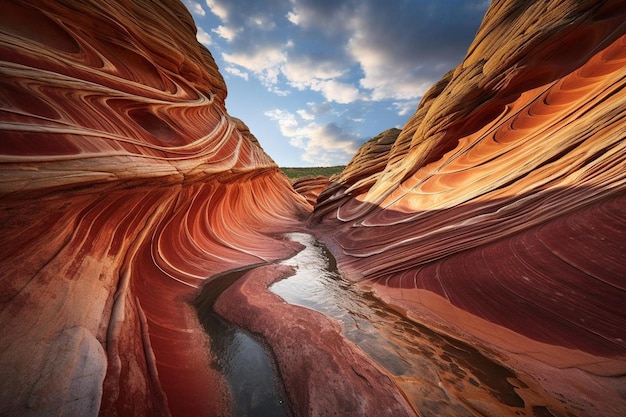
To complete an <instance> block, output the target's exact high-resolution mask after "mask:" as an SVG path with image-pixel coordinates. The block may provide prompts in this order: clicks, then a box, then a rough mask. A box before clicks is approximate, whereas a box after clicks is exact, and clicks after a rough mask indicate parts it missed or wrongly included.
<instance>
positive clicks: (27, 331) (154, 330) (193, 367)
mask: <svg viewBox="0 0 626 417" xmlns="http://www.w3.org/2000/svg"><path fill="white" fill-rule="evenodd" d="M0 38H1V40H0V73H1V76H0V271H1V272H0V328H1V329H2V334H1V335H0V415H3V416H4V415H13V416H16V415H20V416H28V415H47V416H51V415H65V416H69V415H76V416H89V415H98V414H100V415H134V416H138V415H150V416H155V415H168V414H169V413H170V412H171V413H172V414H175V415H206V414H208V415H218V414H220V413H222V412H223V411H224V410H225V409H227V408H228V404H229V398H228V390H226V389H225V388H224V383H223V381H222V379H221V377H220V375H219V374H218V373H217V372H216V371H215V370H213V369H211V368H210V366H209V364H210V357H209V349H208V344H210V341H209V340H208V338H207V337H206V335H205V334H204V332H203V330H202V328H201V326H200V325H199V323H198V320H197V317H196V312H195V310H194V309H193V307H191V305H190V301H191V299H192V298H193V296H194V295H195V294H196V293H197V288H198V287H199V285H200V284H201V283H202V282H203V280H205V279H206V278H208V277H210V276H211V275H213V274H215V273H218V272H220V271H223V270H226V269H230V268H234V267H239V266H241V265H247V264H251V263H260V262H265V261H269V260H273V259H274V258H276V257H284V256H286V255H288V254H290V253H292V252H293V251H294V250H295V247H294V246H293V245H291V244H290V243H289V242H283V241H280V240H275V239H271V238H269V237H268V236H266V235H265V234H264V231H266V230H270V229H271V231H273V232H276V231H279V230H281V228H290V229H291V228H292V227H293V225H294V224H300V223H299V222H300V220H299V219H301V218H302V217H303V216H306V215H307V214H308V212H309V211H310V205H309V204H308V203H307V202H306V201H305V200H304V198H301V197H300V196H299V195H298V194H297V193H295V191H294V190H293V188H292V187H291V186H290V184H289V181H288V180H287V178H286V177H285V176H284V175H283V174H282V173H280V171H279V170H278V168H277V166H276V165H275V164H274V162H273V161H272V160H271V159H270V158H269V157H268V156H267V155H266V154H265V152H264V151H263V150H262V149H261V148H260V147H259V145H258V142H257V141H256V139H255V138H254V137H253V136H252V135H251V134H250V132H249V130H248V129H247V127H246V126H245V125H244V124H243V123H242V122H241V121H239V120H237V119H233V118H232V117H230V116H229V114H228V113H227V111H226V108H225V104H224V101H225V98H226V86H225V84H224V80H223V79H222V77H221V75H220V74H219V72H218V68H217V67H216V65H215V62H214V61H213V58H212V57H211V55H210V53H209V51H207V50H206V49H205V48H204V47H202V46H201V45H200V44H199V43H198V42H197V41H196V38H195V26H194V25H193V20H192V18H191V16H190V15H189V13H188V12H187V10H186V9H185V7H184V6H183V5H182V4H181V3H179V2H177V1H164V2H161V1H159V2H153V1H141V0H138V1H132V2H114V1H104V2H103V1H95V0H94V1H83V2H76V1H69V0H67V1H41V2H40V1H36V2H30V1H28V2H27V1H5V2H3V4H2V13H0Z"/></svg>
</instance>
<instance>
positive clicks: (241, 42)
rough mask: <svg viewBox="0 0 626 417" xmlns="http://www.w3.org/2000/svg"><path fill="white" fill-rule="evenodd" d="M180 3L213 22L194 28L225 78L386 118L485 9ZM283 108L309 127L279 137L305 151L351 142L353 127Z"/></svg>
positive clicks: (219, 0)
mask: <svg viewBox="0 0 626 417" xmlns="http://www.w3.org/2000/svg"><path fill="white" fill-rule="evenodd" d="M184 1H185V4H186V5H187V7H188V8H189V10H190V11H191V12H192V13H193V14H194V16H195V17H197V19H196V20H197V21H198V19H199V18H200V17H202V18H203V19H207V18H208V17H209V16H211V17H212V18H213V19H214V22H215V23H214V24H213V25H212V26H211V27H204V28H199V31H198V39H199V40H200V41H201V42H202V43H204V44H205V45H209V44H212V52H213V53H214V54H219V56H220V58H221V59H222V60H223V61H224V62H225V63H226V65H225V68H224V69H225V71H226V72H227V73H228V74H231V75H233V76H235V78H237V79H240V80H252V79H256V80H259V81H260V82H261V83H262V85H263V86H264V87H265V88H266V89H267V91H269V92H271V93H273V94H275V95H276V96H286V95H289V94H308V96H307V97H312V95H316V96H317V97H318V99H317V101H320V102H327V103H331V104H332V105H333V106H336V107H337V106H342V105H347V104H352V105H354V104H355V103H363V106H362V107H361V108H364V109H365V108H368V109H371V108H372V107H371V106H370V107H366V104H367V103H370V104H371V105H372V106H373V105H376V104H377V103H380V104H381V105H384V106H385V108H386V109H388V111H390V112H394V113H395V114H396V116H398V115H401V116H408V115H410V114H411V113H412V112H413V111H415V108H416V106H417V103H418V101H419V99H420V98H421V96H422V95H423V94H424V93H425V91H426V90H427V89H428V88H430V86H431V85H432V84H433V83H435V82H436V81H438V80H439V79H440V78H441V76H442V75H443V74H444V73H445V72H447V71H448V70H450V69H451V68H453V67H455V66H456V65H458V63H459V62H460V61H461V60H462V59H463V57H464V55H465V53H466V51H467V47H468V46H469V43H470V41H471V40H472V39H473V37H474V34H475V32H476V30H477V29H478V26H479V23H480V21H481V20H482V17H483V14H484V12H485V10H486V9H487V7H488V1H485V0H447V1H445V2H442V1H440V0H412V1H404V0H397V1H390V2H382V1H380V0H343V1H338V0H259V1H255V2H250V1H248V0H205V6H203V5H202V4H200V3H197V2H195V1H193V0H184ZM205 9H206V10H205ZM205 15H206V16H205ZM199 26H201V25H199ZM208 33H211V34H213V35H214V36H212V37H211V36H209V35H208ZM289 110H290V111H289V114H291V115H292V116H293V117H295V118H296V120H297V121H299V122H302V121H309V122H310V123H309V125H301V124H298V126H299V128H300V131H299V132H300V133H299V134H298V135H295V136H294V135H292V136H289V135H287V134H285V133H283V134H285V136H286V137H289V138H291V139H292V140H293V143H298V144H300V142H298V141H299V140H302V141H303V142H302V143H306V144H307V146H310V147H308V148H306V149H307V151H308V152H315V151H316V150H317V151H318V154H321V153H323V149H326V150H327V151H329V152H331V151H332V152H344V151H346V150H348V149H351V148H350V146H347V145H346V144H345V143H344V142H346V141H348V142H351V143H355V140H356V139H355V138H356V136H357V134H356V133H351V134H345V135H344V133H346V132H340V131H341V130H342V129H339V131H338V130H337V129H333V128H331V126H333V125H332V122H330V121H323V122H322V121H320V120H318V119H316V118H317V116H316V115H314V113H312V112H311V110H310V109H304V108H300V109H294V108H291V109H289ZM265 114H266V116H267V117H270V120H272V121H273V122H276V123H278V124H279V127H280V130H281V132H282V131H285V132H290V131H288V130H287V127H289V126H288V123H291V122H289V120H288V118H286V116H285V115H281V116H280V117H279V114H278V113H275V112H271V113H269V114H268V113H265ZM364 119H365V117H364V115H351V119H350V120H352V121H354V120H364ZM313 123H317V124H315V125H314V126H313V125H311V124H313ZM343 125H344V124H343V123H340V122H337V123H335V124H334V126H335V128H336V127H337V126H343ZM388 127H390V126H381V127H380V131H382V130H384V129H387V128H388ZM305 128H306V129H305ZM304 133H307V134H310V135H317V136H316V137H319V136H320V135H322V134H326V135H330V136H331V137H333V138H334V139H336V140H339V141H340V142H341V143H342V145H341V146H338V147H337V146H335V145H333V144H331V143H329V142H327V141H322V140H321V139H313V138H312V137H309V138H308V140H306V138H305V136H304ZM377 133H378V132H377ZM297 138H300V139H297ZM300 147H301V146H300Z"/></svg>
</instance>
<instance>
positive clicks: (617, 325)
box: [312, 1, 626, 416]
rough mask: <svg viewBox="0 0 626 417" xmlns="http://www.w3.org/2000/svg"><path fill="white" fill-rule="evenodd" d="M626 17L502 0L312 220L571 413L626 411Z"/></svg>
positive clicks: (410, 302) (354, 271)
mask: <svg viewBox="0 0 626 417" xmlns="http://www.w3.org/2000/svg"><path fill="white" fill-rule="evenodd" d="M625 18H626V8H625V7H624V5H623V4H622V3H620V2H600V3H598V2H576V1H565V2H563V1H540V2H534V3H528V2H516V1H497V2H494V3H493V4H492V5H491V7H490V9H489V10H488V12H487V14H486V16H485V19H484V21H483V23H482V25H481V27H480V29H479V30H478V33H477V35H476V39H475V41H474V42H473V43H472V45H471V46H470V48H469V51H468V53H467V56H466V57H465V59H464V60H463V62H462V63H461V64H460V65H459V66H458V67H457V68H456V69H454V70H453V71H450V72H449V73H448V74H446V75H445V76H444V78H443V79H442V81H441V82H440V83H438V84H437V85H435V86H434V87H433V88H432V89H431V90H430V91H429V92H428V93H427V94H426V96H425V97H424V99H423V101H422V103H421V104H420V106H419V107H418V109H417V112H416V113H415V115H414V116H413V117H412V118H411V119H410V120H409V121H408V122H407V124H406V126H405V127H404V128H403V130H402V132H400V134H399V135H398V138H397V139H396V140H395V141H394V143H393V145H392V146H391V147H390V149H389V150H388V151H386V152H385V154H383V155H380V154H378V153H375V152H372V151H371V150H367V148H368V147H371V144H366V147H365V149H364V150H363V151H362V152H361V153H359V154H358V155H357V156H355V157H354V159H353V161H352V162H351V163H350V164H349V165H348V167H350V170H346V171H344V173H343V174H342V175H341V176H339V177H338V178H337V179H336V181H335V183H334V184H331V185H330V186H329V188H328V189H327V190H326V191H324V192H323V193H322V194H321V196H320V198H319V199H318V203H317V206H316V208H315V211H314V213H313V219H312V220H313V221H312V224H313V225H316V227H317V230H318V234H319V235H321V236H325V240H326V241H327V243H328V244H329V246H330V247H331V248H332V249H333V252H334V253H335V254H336V255H337V256H338V260H339V263H340V266H341V268H342V270H343V271H344V272H345V273H346V276H348V277H349V278H350V279H352V280H356V281H361V282H363V283H364V285H367V286H369V287H371V288H372V289H373V290H374V291H375V292H376V294H377V295H378V296H380V297H383V298H384V299H385V300H386V301H387V302H389V303H391V304H394V305H396V306H397V307H398V308H401V309H402V310H404V311H405V312H406V314H407V315H409V316H411V317H415V318H419V319H421V320H424V321H425V322H427V323H429V324H430V325H433V326H439V327H441V328H444V329H446V330H447V331H453V332H455V333H456V334H459V335H463V337H465V338H467V339H468V340H471V341H472V342H473V343H475V344H477V345H479V346H484V347H485V348H487V349H496V350H497V351H499V352H500V354H501V355H503V357H505V358H507V360H509V361H510V363H514V364H515V366H519V365H520V364H522V363H523V364H524V366H526V367H527V368H528V369H532V370H533V372H535V373H536V375H540V376H539V378H540V379H543V378H545V379H544V385H545V386H547V387H549V389H550V390H553V391H554V392H558V393H559V395H563V396H564V397H566V398H568V401H571V403H570V405H569V407H570V408H569V409H568V411H569V412H571V413H573V414H579V413H582V414H583V415H587V414H594V413H599V414H603V415H614V416H617V415H620V414H621V413H622V412H623V410H624V409H625V408H626V404H625V403H624V400H623V398H624V397H623V393H624V392H626V382H625V381H624V378H623V376H622V375H623V374H624V371H625V370H626V360H625V359H626V342H625V339H624V337H623V336H624V335H623V328H624V326H626V309H625V307H624V303H623V301H622V300H623V299H624V297H625V296H626V292H625V289H626V285H625V284H626V283H625V281H624V277H625V276H626V263H625V261H624V257H623V252H624V250H625V249H626V247H625V246H624V242H626V227H625V226H624V222H623V218H624V217H625V216H626V209H625V207H626V204H625V203H626V200H625V199H624V189H625V187H624V184H625V182H624V181H625V179H626V176H625V175H626V170H625V167H626V165H625V162H624V161H625V160H626V148H625V146H624V132H625V131H626V118H625V116H626V113H625V112H626V99H625V97H624V94H623V89H624V80H625V75H626V72H625V68H626V48H625V45H626V35H625V33H626V26H625V25H624V21H625ZM368 155H371V156H370V157H369V158H367V157H364V156H368ZM370 158H371V160H370ZM359 166H362V167H363V170H359V168H358V167H359ZM372 167H376V169H375V170H372ZM566 368H569V369H567V370H565V369H566ZM572 370H576V371H572ZM581 370H582V372H581ZM590 375H595V376H594V377H591V376H590ZM601 376H602V377H601ZM590 380H592V381H593V382H589V381H590ZM583 381H585V382H583ZM598 398H602V401H598V400H597V399H598ZM596 407H598V409H600V410H601V411H598V410H596Z"/></svg>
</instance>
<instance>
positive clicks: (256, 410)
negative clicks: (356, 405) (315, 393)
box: [194, 267, 290, 417]
mask: <svg viewBox="0 0 626 417" xmlns="http://www.w3.org/2000/svg"><path fill="white" fill-rule="evenodd" d="M251 268H252V267H250V268H244V269H239V270H234V271H229V272H227V273H225V274H221V275H218V276H216V277H213V278H211V280H210V281H209V282H207V284H206V285H205V286H204V287H203V289H202V292H201V294H200V295H199V296H198V298H197V299H196V300H195V303H194V304H195V306H196V309H197V311H198V316H199V318H200V322H201V323H202V326H203V327H204V329H205V331H206V332H207V333H208V334H209V335H210V337H211V353H212V356H213V363H212V364H211V365H212V367H214V368H215V369H216V370H217V371H219V372H220V373H221V374H222V375H224V377H225V378H226V381H227V382H228V384H229V386H230V390H231V395H232V398H233V415H235V416H238V417H239V416H241V417H265V416H267V417H286V416H289V415H290V413H289V410H288V408H287V404H286V402H285V401H284V398H285V395H284V390H283V388H282V382H281V381H280V379H279V378H278V377H277V371H276V368H275V364H274V360H273V357H272V356H271V355H270V353H269V352H268V349H266V347H265V346H264V345H263V343H262V342H261V341H258V340H256V339H255V338H254V337H253V336H252V335H250V334H249V333H247V332H246V331H244V330H242V329H241V328H239V327H238V326H236V325H234V324H232V323H230V322H228V321H226V320H224V319H223V318H222V317H221V316H220V315H218V314H217V313H215V311H214V310H213V304H214V302H215V300H217V298H218V297H219V296H220V294H221V293H222V292H224V290H226V288H228V287H229V286H230V285H231V284H232V283H234V282H235V281H236V280H237V279H239V278H240V277H241V276H243V274H245V273H246V272H247V271H248V270H250V269H251Z"/></svg>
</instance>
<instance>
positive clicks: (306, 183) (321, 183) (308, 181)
mask: <svg viewBox="0 0 626 417" xmlns="http://www.w3.org/2000/svg"><path fill="white" fill-rule="evenodd" d="M329 183H330V178H328V177H325V176H323V175H318V176H317V177H304V178H298V179H297V180H295V181H293V182H292V183H291V185H292V187H293V189H294V190H296V192H297V193H298V194H300V195H302V196H303V197H304V198H305V199H306V201H307V202H308V203H309V204H311V206H314V205H315V204H316V203H317V198H318V197H319V195H320V193H321V192H322V191H324V190H325V189H326V188H327V187H328V184H329Z"/></svg>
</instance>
